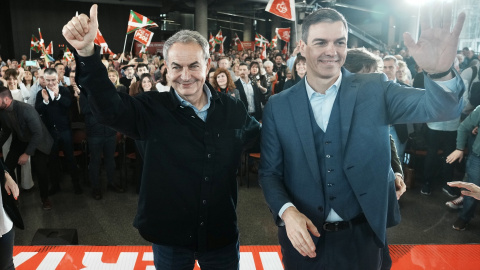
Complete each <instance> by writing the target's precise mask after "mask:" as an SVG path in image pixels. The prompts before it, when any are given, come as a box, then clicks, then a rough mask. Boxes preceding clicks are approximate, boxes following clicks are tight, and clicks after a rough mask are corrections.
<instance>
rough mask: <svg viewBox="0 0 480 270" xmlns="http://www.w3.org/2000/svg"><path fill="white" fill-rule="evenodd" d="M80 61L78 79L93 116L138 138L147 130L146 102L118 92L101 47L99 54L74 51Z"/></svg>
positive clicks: (77, 69)
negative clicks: (80, 53)
mask: <svg viewBox="0 0 480 270" xmlns="http://www.w3.org/2000/svg"><path fill="white" fill-rule="evenodd" d="M74 55H75V60H76V63H77V68H76V78H75V80H76V82H77V85H78V87H79V88H80V90H81V91H82V93H84V94H85V95H86V96H87V98H88V102H89V105H90V109H91V110H92V113H93V116H94V117H95V118H96V119H97V121H98V122H99V123H101V124H103V125H106V126H108V127H111V128H113V129H114V130H116V131H119V132H121V133H123V134H125V135H127V136H129V137H132V138H134V139H142V138H144V137H145V136H146V134H147V125H146V123H145V118H146V117H147V116H148V114H147V113H146V111H145V105H144V104H142V103H141V102H140V101H139V100H138V99H136V98H134V97H130V96H128V95H125V94H123V93H118V92H117V89H116V88H115V86H114V85H113V84H112V82H111V81H110V80H109V79H108V74H107V69H106V68H105V66H104V65H103V64H102V62H101V61H100V47H98V46H95V54H93V55H92V56H89V57H81V56H79V55H78V54H77V53H76V52H75V53H74Z"/></svg>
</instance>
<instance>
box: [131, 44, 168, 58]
mask: <svg viewBox="0 0 480 270" xmlns="http://www.w3.org/2000/svg"><path fill="white" fill-rule="evenodd" d="M163 44H165V41H160V42H150V45H149V46H148V47H147V48H146V50H145V52H148V54H150V55H155V54H157V53H158V52H159V53H163ZM142 47H143V44H141V43H138V42H135V45H134V47H133V53H134V55H139V54H140V51H141V50H142Z"/></svg>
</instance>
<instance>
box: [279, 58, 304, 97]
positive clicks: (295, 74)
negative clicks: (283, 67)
mask: <svg viewBox="0 0 480 270" xmlns="http://www.w3.org/2000/svg"><path fill="white" fill-rule="evenodd" d="M306 74H307V63H306V59H305V57H303V56H301V55H299V56H297V58H296V59H295V63H294V64H293V70H292V79H291V80H288V81H286V82H285V84H284V85H283V90H286V89H288V88H290V87H292V86H294V85H295V84H297V83H298V82H299V81H301V80H302V79H303V78H304V77H305V75H306Z"/></svg>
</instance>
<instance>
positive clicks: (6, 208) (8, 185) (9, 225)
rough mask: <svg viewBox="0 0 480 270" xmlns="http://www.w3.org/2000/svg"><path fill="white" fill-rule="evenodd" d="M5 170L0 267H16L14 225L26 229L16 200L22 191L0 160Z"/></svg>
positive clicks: (0, 214) (0, 204)
mask: <svg viewBox="0 0 480 270" xmlns="http://www.w3.org/2000/svg"><path fill="white" fill-rule="evenodd" d="M0 168H1V169H2V170H3V173H2V176H1V177H0V189H1V192H0V269H5V270H7V269H15V266H14V264H13V244H14V239H15V230H14V228H13V225H15V227H17V228H19V229H22V230H23V229H24V225H23V220H22V216H21V215H20V212H19V211H18V209H17V205H16V203H15V201H16V200H17V199H18V196H19V195H20V192H19V190H18V186H17V183H15V181H14V180H13V178H12V177H11V176H10V174H9V173H8V171H7V170H8V168H7V167H6V166H5V164H3V162H2V161H0Z"/></svg>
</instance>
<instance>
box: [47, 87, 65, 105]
mask: <svg viewBox="0 0 480 270" xmlns="http://www.w3.org/2000/svg"><path fill="white" fill-rule="evenodd" d="M47 92H48V94H49V95H50V98H51V99H52V100H59V99H60V98H61V97H62V95H60V93H58V97H56V98H55V93H54V92H53V91H52V90H50V89H48V87H47ZM43 103H45V105H48V104H49V103H50V100H49V101H47V102H45V100H43Z"/></svg>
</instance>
